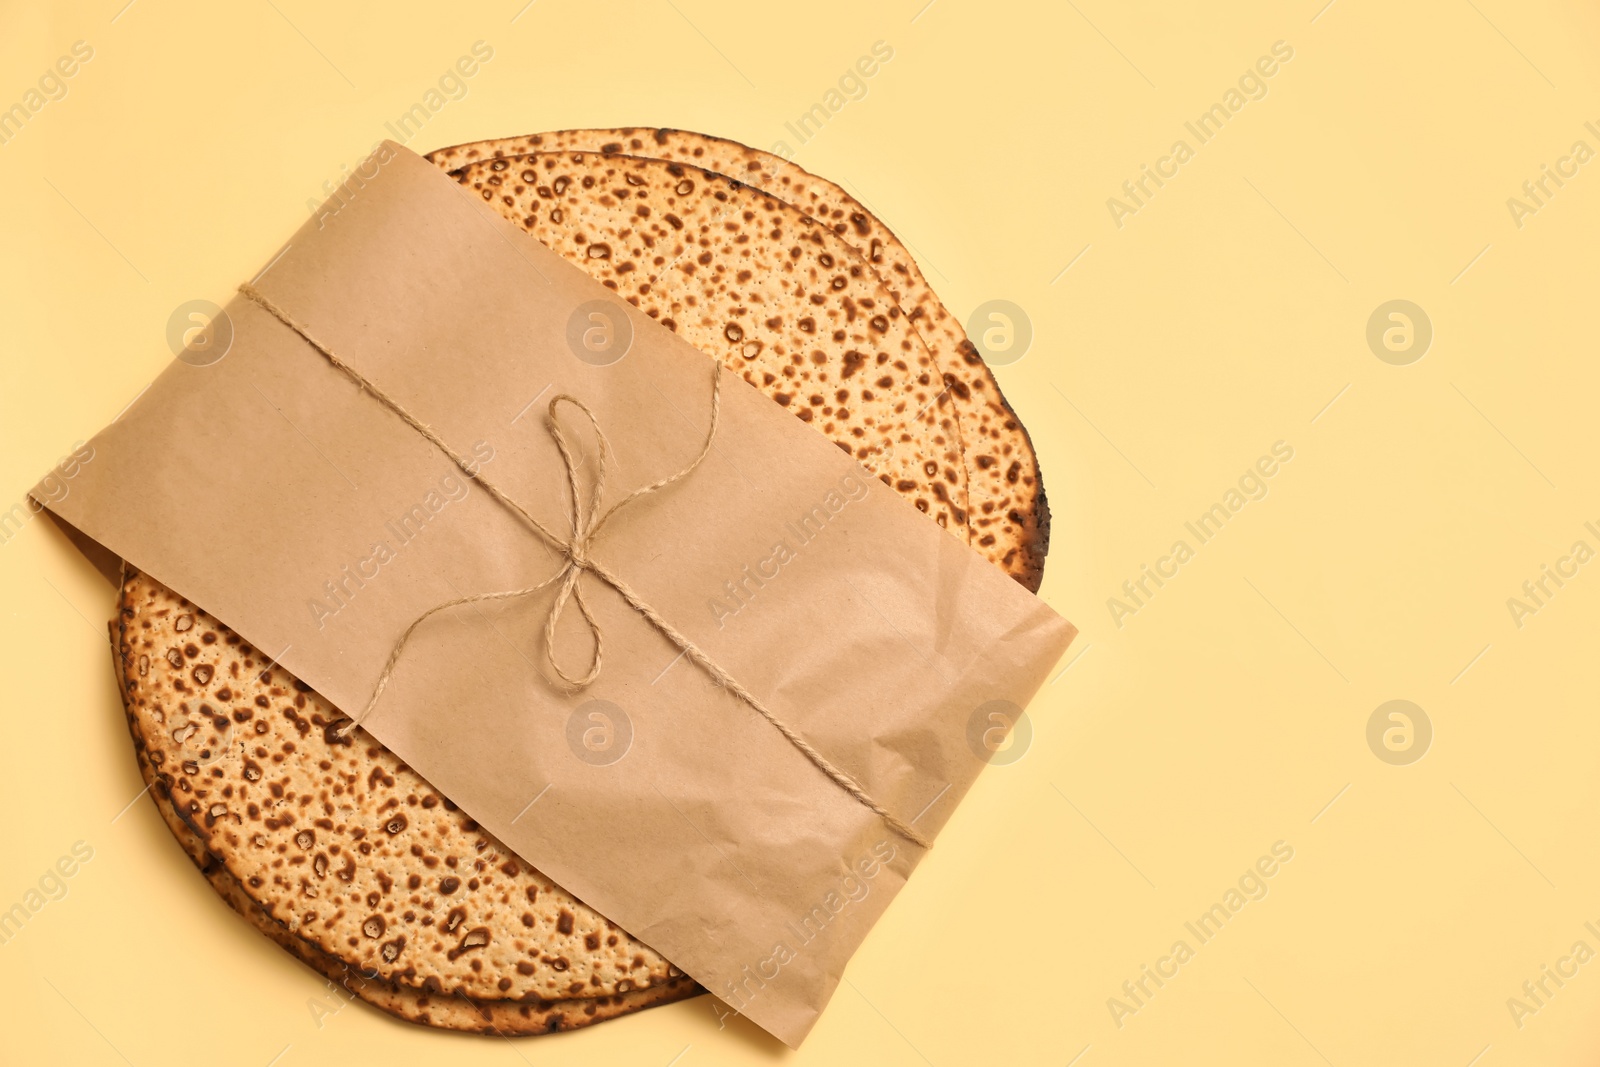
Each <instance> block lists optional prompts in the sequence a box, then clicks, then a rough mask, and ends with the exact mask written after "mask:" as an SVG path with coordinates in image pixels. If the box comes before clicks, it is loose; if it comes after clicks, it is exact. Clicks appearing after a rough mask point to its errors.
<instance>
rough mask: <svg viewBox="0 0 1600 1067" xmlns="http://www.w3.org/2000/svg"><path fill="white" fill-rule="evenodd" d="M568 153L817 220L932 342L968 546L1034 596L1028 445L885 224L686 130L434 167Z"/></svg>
mask: <svg viewBox="0 0 1600 1067" xmlns="http://www.w3.org/2000/svg"><path fill="white" fill-rule="evenodd" d="M563 151H583V152H600V153H603V154H606V155H632V156H648V157H651V158H655V159H665V160H673V161H676V162H680V163H691V164H694V165H695V166H698V167H704V168H707V169H709V170H713V171H718V172H720V173H722V174H726V175H728V176H730V177H733V178H736V179H738V180H739V181H741V182H744V183H745V184H748V185H753V186H756V187H758V188H760V189H762V190H763V191H765V192H767V193H770V194H772V195H774V196H776V197H778V198H779V199H780V200H783V201H784V202H785V203H788V204H790V205H793V206H794V207H796V208H798V209H800V210H801V211H803V212H805V213H806V214H807V215H809V216H811V217H812V218H815V219H818V220H820V221H821V222H822V223H824V224H825V225H826V226H828V227H829V228H830V229H831V230H832V231H833V232H834V233H835V234H836V235H837V236H838V237H839V239H840V240H842V241H845V242H847V243H848V244H850V245H851V246H852V247H854V248H855V249H856V250H858V251H859V252H860V253H861V255H863V256H864V257H866V259H867V261H868V262H870V263H871V264H872V266H873V267H874V269H876V270H877V272H878V273H879V275H880V276H881V277H882V278H883V281H884V284H885V285H886V286H887V287H888V288H889V290H890V292H891V293H892V294H893V296H894V298H895V300H896V301H897V302H898V304H899V306H900V307H901V308H903V309H904V310H905V313H906V315H907V317H908V318H909V319H910V320H911V321H912V322H913V323H914V324H915V328H916V330H917V332H918V333H919V334H920V335H921V336H922V338H923V339H924V340H925V341H926V343H927V347H928V350H929V351H930V353H931V354H932V356H933V358H934V360H935V362H936V364H937V366H938V368H939V369H940V371H941V374H942V377H943V381H944V385H945V387H946V389H947V390H948V394H947V395H948V397H949V398H950V400H951V402H952V405H953V412H954V415H955V418H956V422H957V427H958V431H959V435H960V440H961V452H962V459H963V468H964V476H965V480H966V484H967V494H968V501H969V504H968V509H967V522H968V526H969V528H970V530H971V537H970V542H971V544H972V546H973V547H974V548H976V549H977V550H978V551H979V552H980V553H981V554H983V555H984V556H985V557H986V558H988V559H989V560H991V561H993V562H994V563H996V564H998V565H999V566H1000V567H1001V568H1002V569H1004V570H1005V571H1006V573H1008V574H1010V575H1011V576H1012V577H1014V578H1015V579H1016V580H1017V581H1018V582H1020V583H1022V584H1023V585H1024V586H1026V587H1027V588H1028V589H1030V590H1033V591H1034V592H1037V591H1038V589H1039V585H1040V583H1041V581H1042V580H1043V578H1044V559H1045V553H1046V551H1047V550H1048V548H1049V543H1050V510H1049V505H1048V503H1047V501H1046V499H1045V494H1044V483H1043V480H1042V479H1041V477H1040V474H1039V464H1038V459H1037V456H1036V455H1035V453H1034V450H1033V444H1032V441H1031V440H1030V439H1029V437H1028V432H1027V430H1026V429H1025V428H1024V427H1023V426H1022V424H1021V422H1020V420H1018V418H1017V416H1016V413H1015V412H1013V411H1012V410H1011V406H1010V405H1009V404H1008V403H1006V399H1005V397H1004V396H1003V395H1002V394H1001V392H1000V386H999V383H998V382H996V381H995V378H994V375H993V373H991V372H990V370H989V367H988V365H987V364H985V363H984V361H983V359H982V357H981V356H980V355H979V354H978V350H977V348H976V347H975V346H974V345H973V344H972V342H971V341H969V340H968V339H967V336H966V332H965V330H964V329H963V328H962V326H961V323H960V322H959V321H958V320H957V319H956V318H955V316H953V315H951V314H950V312H949V311H948V310H947V309H946V308H945V306H944V304H943V303H942V302H940V300H939V298H938V297H937V296H936V295H935V294H934V292H933V289H932V287H931V286H930V285H929V284H928V281H927V279H926V278H925V277H924V276H923V274H922V271H921V269H920V268H919V267H918V266H917V263H916V260H915V259H914V258H913V257H912V255H911V253H910V251H909V250H908V249H907V248H906V246H905V245H904V243H902V242H901V241H900V240H899V239H898V238H897V237H896V236H895V235H894V234H893V233H892V232H891V231H890V230H889V228H888V227H887V226H886V225H884V223H883V222H882V221H881V220H879V219H878V218H877V217H876V216H875V215H874V214H873V213H872V212H871V211H869V210H868V209H867V208H866V207H865V206H864V205H863V204H861V202H860V201H859V200H857V199H856V198H855V197H853V196H851V195H850V194H849V193H847V192H845V190H844V189H842V188H840V187H839V186H838V185H836V184H835V183H833V182H831V181H828V180H827V179H825V178H819V177H817V176H816V175H814V174H812V173H810V172H809V171H806V170H804V169H803V168H801V167H798V166H796V165H795V164H793V163H790V162H788V161H787V160H785V159H783V158H781V157H779V156H776V155H773V154H771V153H768V152H762V151H759V150H757V149H754V148H749V147H747V146H745V145H742V144H738V143H737V142H734V141H729V140H726V139H724V138H721V137H711V136H708V135H706V134H700V133H690V132H687V131H684V130H669V129H650V128H637V129H635V128H624V129H602V130H561V131H558V132H555V133H540V134H531V135H528V136H523V137H507V138H499V139H495V140H489V141H478V142H474V143H471V144H463V145H455V146H452V147H449V148H441V149H439V150H437V151H434V152H431V153H429V154H428V158H429V159H430V160H431V161H433V162H434V163H435V164H436V165H437V166H439V167H441V168H443V169H444V170H447V171H451V172H459V171H460V169H461V168H463V167H466V166H467V165H469V164H472V163H475V162H478V161H480V160H492V159H505V160H511V159H514V158H515V157H519V156H525V155H528V154H531V153H536V152H563Z"/></svg>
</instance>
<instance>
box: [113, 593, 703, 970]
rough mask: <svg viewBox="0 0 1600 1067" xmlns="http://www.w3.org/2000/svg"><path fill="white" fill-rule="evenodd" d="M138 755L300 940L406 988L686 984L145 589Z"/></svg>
mask: <svg viewBox="0 0 1600 1067" xmlns="http://www.w3.org/2000/svg"><path fill="white" fill-rule="evenodd" d="M119 629H120V632H121V640H120V642H119V649H118V652H119V660H120V664H121V672H122V682H123V689H124V700H125V702H126V704H127V709H128V715H129V719H130V727H131V728H132V730H133V734H134V742H135V746H136V748H138V749H139V750H140V751H141V752H142V755H143V758H145V759H148V760H149V763H150V766H151V768H152V770H153V772H154V774H155V776H156V778H157V779H158V780H159V782H160V783H161V784H160V785H159V786H157V787H156V788H159V789H162V790H165V791H166V792H168V793H170V795H171V797H172V803H173V807H174V809H175V811H176V813H177V814H178V816H179V817H180V818H182V820H183V822H184V823H185V825H187V826H188V827H189V828H190V829H191V830H192V831H193V832H194V834H195V835H196V837H197V838H199V840H200V841H201V842H202V843H203V845H204V848H205V849H206V851H208V852H210V853H211V854H212V855H213V856H215V857H217V859H218V860H220V861H221V863H222V864H223V865H224V866H225V867H226V869H227V870H228V872H229V873H230V874H231V875H232V876H233V877H234V878H235V879H237V880H238V882H239V884H240V886H241V888H242V890H243V891H244V892H245V893H246V894H248V895H249V897H250V898H251V899H252V900H254V901H255V902H256V903H257V904H259V905H260V906H261V907H262V908H263V909H264V910H265V911H266V912H267V914H269V915H270V916H271V917H272V918H273V919H275V920H277V921H278V922H280V923H282V924H283V925H284V927H285V928H286V929H287V930H288V931H290V932H291V933H292V934H293V935H295V936H297V937H299V938H301V939H303V940H305V941H307V942H309V943H311V944H312V945H314V946H316V947H317V948H320V949H321V950H323V951H324V952H327V953H329V954H330V955H332V956H334V957H336V958H337V959H338V960H340V961H342V962H343V963H347V964H349V965H350V966H351V967H354V968H356V969H358V970H361V971H363V972H366V973H375V974H377V975H378V976H379V977H381V978H382V979H384V980H387V981H392V982H395V983H398V984H399V985H402V986H406V987H410V988H415V989H424V990H428V991H431V992H434V993H444V994H455V993H461V994H464V995H466V996H469V997H472V998H475V999H481V1000H496V999H520V998H525V997H531V998H536V999H537V998H542V999H547V1000H556V999H572V998H594V997H612V996H616V995H618V994H623V993H627V992H629V991H630V990H638V989H642V988H646V987H649V986H652V985H655V984H658V983H662V982H665V981H667V980H668V979H670V978H675V977H678V975H679V972H678V971H677V969H676V968H674V967H673V966H672V965H671V964H670V963H668V962H667V961H666V960H665V959H663V958H662V957H661V956H660V955H659V954H657V953H656V952H655V951H653V950H652V949H650V948H649V947H648V946H646V945H643V944H641V943H639V942H638V941H636V940H634V939H633V938H631V937H630V936H629V935H628V934H627V933H625V932H624V931H622V930H619V929H617V928H616V927H615V926H614V925H612V924H611V923H609V922H608V921H607V920H606V919H605V918H604V917H603V916H601V915H599V914H597V913H596V912H595V911H593V910H592V909H590V908H588V907H586V906H585V905H583V904H582V903H580V902H579V901H577V900H576V899H574V898H573V897H572V896H571V895H570V894H568V893H567V892H566V891H565V890H563V889H561V888H560V887H559V886H556V885H555V884H553V883H552V882H551V881H550V880H549V879H547V878H545V877H544V876H543V875H542V874H540V873H539V872H538V871H536V870H533V869H531V868H530V867H528V866H527V865H526V864H525V863H522V862H521V861H520V860H518V859H517V858H516V857H515V856H513V855H512V854H511V852H510V850H509V849H507V848H506V847H505V846H504V845H502V844H501V843H500V842H499V841H497V840H495V838H494V837H492V836H491V835H490V834H488V833H487V832H485V831H484V830H483V829H482V828H481V827H479V826H478V825H477V824H476V823H474V822H473V821H472V820H471V819H469V818H467V817H466V816H465V815H464V814H463V813H462V812H460V811H459V810H457V809H456V808H455V806H454V805H452V804H451V803H450V802H449V801H448V800H446V799H445V798H444V797H443V796H441V795H440V794H439V793H438V791H437V790H435V789H434V788H433V787H432V786H430V785H429V784H428V783H427V782H426V781H424V780H423V779H422V778H421V777H420V776H419V775H417V773H416V772H415V771H412V770H411V769H410V768H409V767H407V766H406V765H405V764H403V763H401V762H400V761H399V760H398V759H397V758H396V757H395V756H394V755H393V754H392V753H390V752H389V751H388V750H387V749H385V748H383V746H381V745H380V744H378V742H377V741H375V740H374V739H373V738H372V737H371V736H370V735H368V734H367V733H366V732H365V731H362V730H356V731H354V732H352V733H351V734H350V735H349V736H348V737H343V736H341V735H340V732H339V727H341V726H343V725H344V724H345V723H346V722H347V721H348V720H346V719H345V717H344V716H342V715H340V714H339V713H338V712H337V711H335V710H334V709H333V708H331V707H330V706H329V705H328V704H327V703H326V702H325V701H323V700H322V699H321V698H320V697H319V696H318V695H317V694H316V693H314V692H312V691H311V690H310V689H309V688H307V687H306V686H305V685H304V684H302V683H300V682H298V681H297V680H296V679H294V678H293V677H292V676H291V675H289V674H288V673H287V672H286V671H284V670H283V669H282V668H280V667H277V666H275V665H273V664H271V663H270V662H269V657H267V656H265V655H263V654H262V653H261V652H260V651H259V650H257V649H254V648H251V647H250V646H249V645H247V644H245V643H244V642H243V641H242V640H241V639H240V638H239V637H238V635H237V634H235V633H233V632H232V631H231V630H229V629H228V628H227V627H226V626H223V625H222V624H221V623H219V622H218V621H217V620H216V619H214V618H212V617H211V616H210V615H208V614H206V613H205V612H204V611H201V610H200V609H199V608H197V607H195V606H194V605H192V604H190V603H189V602H188V601H186V600H184V599H183V598H181V597H179V596H178V595H177V594H176V593H174V592H172V591H171V590H169V589H167V588H166V587H165V586H163V585H161V584H160V583H159V582H156V581H155V580H154V579H151V578H149V577H148V576H144V575H140V574H130V575H129V576H128V577H127V579H126V580H125V582H124V585H123V590H122V599H121V602H120V624H119Z"/></svg>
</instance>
